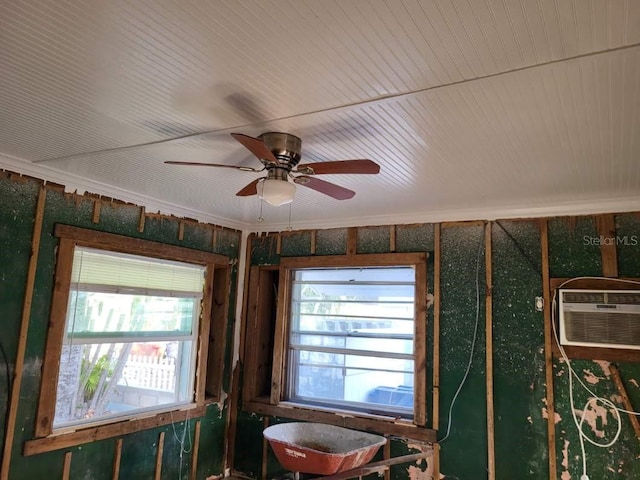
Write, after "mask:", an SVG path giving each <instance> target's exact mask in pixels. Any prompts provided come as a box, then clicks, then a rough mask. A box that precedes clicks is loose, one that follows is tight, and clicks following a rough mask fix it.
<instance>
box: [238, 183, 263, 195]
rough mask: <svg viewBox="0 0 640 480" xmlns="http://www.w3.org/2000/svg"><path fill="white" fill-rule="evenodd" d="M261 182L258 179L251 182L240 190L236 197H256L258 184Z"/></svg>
mask: <svg viewBox="0 0 640 480" xmlns="http://www.w3.org/2000/svg"><path fill="white" fill-rule="evenodd" d="M260 180H262V179H261V178H258V179H256V180H254V181H253V182H251V183H250V184H248V185H246V186H245V187H244V188H243V189H242V190H240V191H239V192H238V193H236V195H237V196H238V197H249V196H251V195H256V194H257V193H258V182H259V181H260Z"/></svg>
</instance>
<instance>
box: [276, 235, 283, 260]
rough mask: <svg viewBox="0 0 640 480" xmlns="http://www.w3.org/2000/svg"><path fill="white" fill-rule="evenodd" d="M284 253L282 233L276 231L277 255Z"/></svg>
mask: <svg viewBox="0 0 640 480" xmlns="http://www.w3.org/2000/svg"><path fill="white" fill-rule="evenodd" d="M280 254H282V234H281V233H276V255H280Z"/></svg>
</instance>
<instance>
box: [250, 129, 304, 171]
mask: <svg viewBox="0 0 640 480" xmlns="http://www.w3.org/2000/svg"><path fill="white" fill-rule="evenodd" d="M258 138H259V139H260V140H262V142H263V143H264V144H265V145H266V146H267V148H268V149H269V150H270V151H271V153H273V155H274V156H275V157H276V158H277V159H278V162H279V163H280V165H282V166H283V167H284V168H286V169H287V171H289V170H291V169H292V168H293V167H295V166H296V165H297V164H298V162H300V152H301V150H302V140H301V139H300V138H299V137H296V136H295V135H291V134H290V133H282V132H267V133H263V134H262V135H260V136H259V137H258Z"/></svg>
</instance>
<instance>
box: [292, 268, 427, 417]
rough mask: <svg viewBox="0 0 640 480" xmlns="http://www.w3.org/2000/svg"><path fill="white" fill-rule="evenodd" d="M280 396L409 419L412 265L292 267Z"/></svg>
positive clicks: (410, 409) (412, 317)
mask: <svg viewBox="0 0 640 480" xmlns="http://www.w3.org/2000/svg"><path fill="white" fill-rule="evenodd" d="M291 282H292V284H291V295H290V312H291V313H290V320H289V333H288V348H287V350H288V351H287V360H288V364H289V372H290V374H289V376H288V378H287V380H286V381H287V387H286V390H285V392H286V393H285V395H284V398H285V400H290V401H293V402H298V403H302V404H309V405H314V404H315V405H321V406H334V407H337V408H347V409H351V410H357V411H361V412H367V413H378V414H395V415H398V416H401V417H413V391H414V353H413V350H414V349H413V343H414V331H415V328H414V318H415V283H416V282H415V269H414V268H413V267H412V266H395V267H365V268H353V267H344V268H341V267H334V268H311V269H295V270H292V271H291Z"/></svg>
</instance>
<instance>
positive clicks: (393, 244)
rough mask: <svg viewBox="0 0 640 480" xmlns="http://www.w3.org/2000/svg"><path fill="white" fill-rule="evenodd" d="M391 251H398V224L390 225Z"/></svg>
mask: <svg viewBox="0 0 640 480" xmlns="http://www.w3.org/2000/svg"><path fill="white" fill-rule="evenodd" d="M389 251H390V252H395V251H396V226H395V225H390V226H389Z"/></svg>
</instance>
